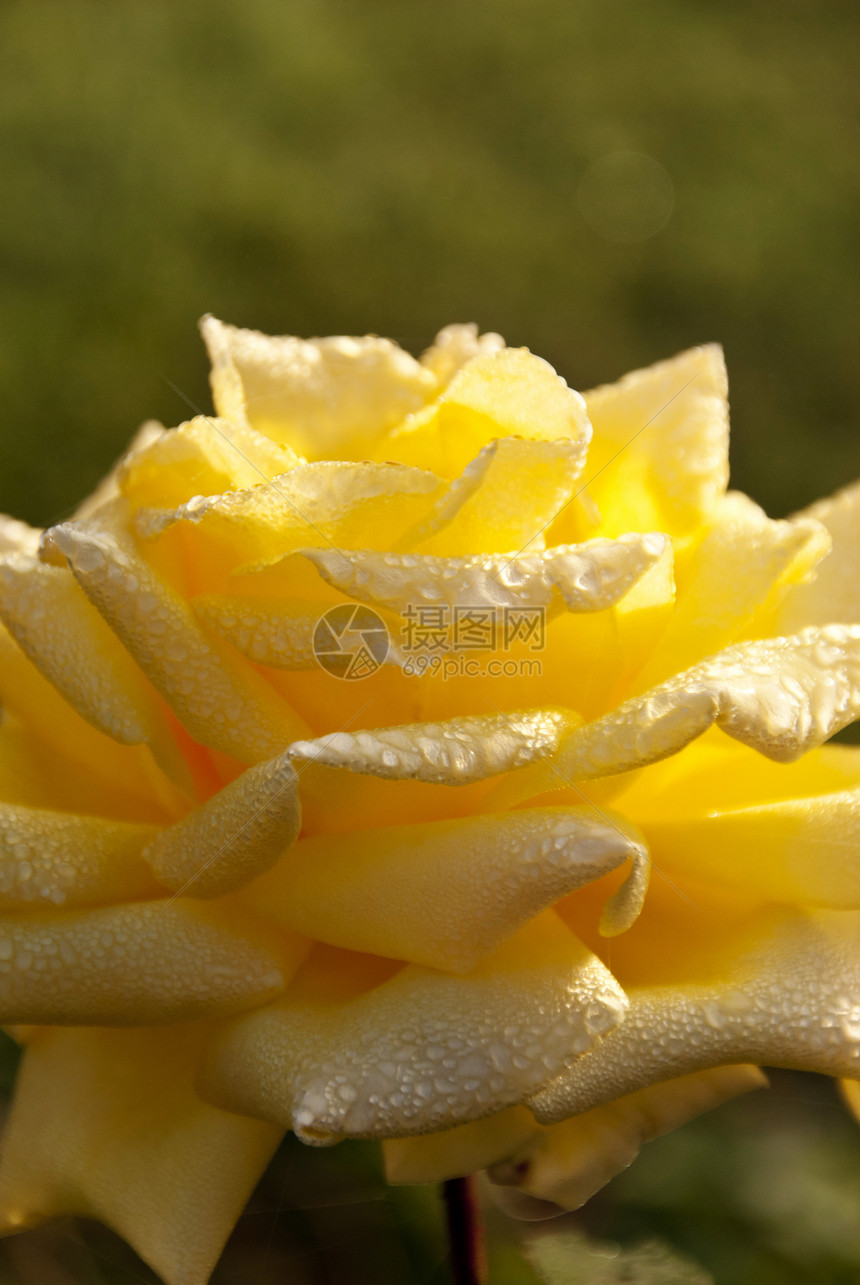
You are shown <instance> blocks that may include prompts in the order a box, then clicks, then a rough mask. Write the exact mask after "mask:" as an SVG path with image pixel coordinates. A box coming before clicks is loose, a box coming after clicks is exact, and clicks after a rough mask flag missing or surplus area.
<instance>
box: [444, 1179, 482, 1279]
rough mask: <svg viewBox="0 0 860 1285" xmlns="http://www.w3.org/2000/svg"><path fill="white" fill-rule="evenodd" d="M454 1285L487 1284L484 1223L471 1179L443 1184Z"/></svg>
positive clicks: (454, 1180) (450, 1180) (455, 1180)
mask: <svg viewBox="0 0 860 1285" xmlns="http://www.w3.org/2000/svg"><path fill="white" fill-rule="evenodd" d="M442 1197H443V1200H444V1202H445V1221H446V1223H447V1227H448V1242H449V1244H450V1246H451V1273H452V1276H453V1280H454V1285H486V1282H487V1255H486V1249H485V1245H484V1224H483V1221H482V1219H481V1206H480V1204H479V1202H478V1193H477V1191H476V1189H475V1179H474V1176H471V1177H468V1178H449V1179H448V1181H447V1182H444V1183H443V1184H442Z"/></svg>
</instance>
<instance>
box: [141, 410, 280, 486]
mask: <svg viewBox="0 0 860 1285" xmlns="http://www.w3.org/2000/svg"><path fill="white" fill-rule="evenodd" d="M302 463H304V460H303V459H302V457H301V456H300V455H296V453H295V451H291V450H290V449H289V448H288V447H284V446H279V445H278V444H277V443H276V442H273V441H272V440H271V439H270V438H268V437H264V436H263V434H262V433H256V432H254V430H253V429H251V428H247V427H245V426H243V425H242V424H236V423H232V424H231V423H230V422H229V421H228V420H226V419H211V418H210V417H209V416H208V415H198V416H197V417H196V418H195V419H192V420H189V421H188V423H186V424H180V426H179V428H171V429H167V430H166V431H164V432H162V433H161V434H160V435H159V436H158V437H157V438H156V439H155V440H154V441H153V442H151V443H150V444H149V445H147V446H145V447H144V448H143V449H138V450H135V451H132V452H131V453H130V454H129V455H127V456H126V457H125V459H124V460H123V461H122V462H121V463H120V465H119V468H118V470H117V481H118V486H119V490H120V491H121V493H122V494H123V495H124V496H125V497H126V499H127V500H128V501H129V503H130V504H131V505H132V507H133V508H140V507H141V506H143V505H150V504H156V505H159V506H160V507H163V508H167V507H172V506H174V505H179V504H183V503H185V501H186V500H190V499H191V497H192V496H195V495H196V496H199V495H220V493H221V492H222V491H232V490H234V489H235V488H237V487H245V486H257V485H259V483H260V482H268V481H270V479H271V478H273V477H275V476H276V475H277V474H279V473H284V472H285V471H286V470H287V469H290V468H294V467H295V466H296V465H297V464H302Z"/></svg>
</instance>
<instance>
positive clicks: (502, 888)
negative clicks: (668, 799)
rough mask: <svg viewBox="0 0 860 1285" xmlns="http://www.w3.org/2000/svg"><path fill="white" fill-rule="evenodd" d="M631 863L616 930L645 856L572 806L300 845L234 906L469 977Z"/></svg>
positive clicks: (639, 894) (613, 922) (638, 900)
mask: <svg viewBox="0 0 860 1285" xmlns="http://www.w3.org/2000/svg"><path fill="white" fill-rule="evenodd" d="M168 833H169V832H168ZM631 861H632V862H633V865H634V870H635V874H634V875H633V876H632V878H633V879H634V882H635V884H636V896H635V897H634V898H633V900H632V904H630V905H626V904H625V897H624V893H623V892H622V893H620V894H616V899H615V900H616V904H617V905H618V906H623V908H624V910H625V911H626V914H622V915H613V913H612V912H613V910H614V908H615V907H614V906H610V908H609V915H608V919H609V926H610V929H611V930H612V931H613V932H620V931H623V930H624V929H625V928H627V927H629V924H630V922H632V920H634V919H635V918H636V916H637V914H638V913H639V910H640V909H641V905H642V900H643V899H644V896H645V891H646V888H647V879H648V854H647V849H646V848H645V846H644V845H643V844H642V842H641V839H639V838H638V837H637V835H636V833H635V831H633V830H632V829H631V827H630V826H628V825H627V824H626V823H625V822H624V821H623V820H622V819H621V818H620V817H612V816H610V815H607V814H603V815H598V814H595V813H592V812H587V811H585V810H584V809H575V808H540V809H534V810H531V811H522V812H514V813H501V814H499V815H497V816H483V817H473V818H469V819H463V820H458V821H436V822H430V823H428V824H426V825H411V826H388V827H386V828H384V829H379V830H361V831H358V832H356V833H354V834H351V835H338V836H335V835H324V836H319V837H317V838H311V839H304V840H302V841H301V842H300V843H299V844H297V845H296V847H295V848H294V849H293V851H292V852H291V853H290V856H289V859H288V860H287V861H285V862H283V863H282V864H281V865H279V866H278V867H277V869H275V870H273V871H272V872H271V874H270V875H269V876H267V877H266V878H264V879H261V880H260V881H259V882H258V883H256V884H255V885H254V886H253V888H250V889H249V890H248V892H247V894H246V896H245V897H244V898H243V900H245V901H246V902H247V904H249V905H250V906H251V907H252V908H253V909H254V910H255V911H257V912H258V913H268V914H269V915H271V916H272V918H274V919H275V920H276V921H277V922H280V923H284V924H286V925H287V927H289V928H291V929H293V930H294V931H295V932H298V933H302V934H304V935H305V936H308V937H313V938H315V939H316V940H318V941H325V942H328V943H329V944H330V945H332V946H341V947H344V948H346V949H348V950H355V951H363V952H366V953H368V954H373V955H385V956H388V957H390V958H392V959H405V960H411V961H413V962H414V963H419V964H426V965H428V966H429V967H432V968H442V969H450V970H452V971H455V972H468V971H469V969H471V968H474V966H475V965H476V964H477V963H478V961H479V960H480V959H481V958H483V957H484V956H485V955H488V954H490V953H491V952H492V951H493V950H495V949H497V948H498V947H499V946H500V945H501V944H502V943H503V942H504V941H505V940H506V939H507V938H509V937H511V936H513V934H514V933H515V932H517V931H518V930H519V929H520V928H522V927H523V926H524V925H525V924H526V923H527V922H528V920H530V919H533V918H534V917H535V916H536V915H538V914H539V913H540V912H541V911H542V910H545V909H546V908H547V906H550V905H552V904H553V902H555V901H558V900H560V898H561V897H564V896H566V895H567V894H568V893H570V892H572V891H573V890H574V889H576V888H581V887H583V886H584V885H585V884H587V883H591V882H592V881H593V880H595V879H599V878H601V876H603V875H604V874H607V873H608V872H609V871H610V870H616V869H617V868H618V867H619V866H621V865H624V864H625V863H627V862H631ZM643 867H644V870H643ZM640 875H642V876H643V877H640Z"/></svg>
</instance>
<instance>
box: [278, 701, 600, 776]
mask: <svg viewBox="0 0 860 1285" xmlns="http://www.w3.org/2000/svg"><path fill="white" fill-rule="evenodd" d="M578 722H579V719H578V716H577V715H576V714H574V713H572V712H571V711H570V710H557V709H541V710H525V711H519V712H513V713H511V714H500V715H498V716H496V715H492V716H489V717H487V718H477V717H473V718H469V717H466V718H452V719H449V720H448V721H447V722H444V723H412V724H408V723H407V724H403V725H402V726H400V727H380V728H376V729H374V730H368V731H362V732H355V733H352V732H336V733H334V734H333V735H331V736H323V737H320V739H319V740H315V741H297V742H296V744H295V745H293V746H292V747H291V750H290V753H291V754H292V756H293V758H294V759H300V760H302V759H304V760H306V761H307V762H309V763H314V764H318V765H319V766H321V767H340V768H346V769H347V771H349V772H361V773H366V774H368V775H372V776H381V777H387V778H388V779H389V780H396V781H404V780H413V781H424V782H436V783H439V784H442V785H469V784H471V782H473V781H482V780H484V779H485V778H486V777H488V776H494V775H496V774H497V773H499V772H509V771H510V770H511V769H512V768H515V767H522V766H523V765H524V764H527V763H533V762H535V760H536V759H541V758H544V757H546V755H548V754H552V752H553V751H554V750H555V749H556V748H557V747H558V745H559V744H560V742H561V739H562V737H563V735H564V733H565V731H567V730H569V729H570V728H571V727H572V726H574V727H575V726H576V724H577V723H578Z"/></svg>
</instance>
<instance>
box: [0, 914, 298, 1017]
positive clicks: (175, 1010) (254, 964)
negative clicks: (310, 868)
mask: <svg viewBox="0 0 860 1285" xmlns="http://www.w3.org/2000/svg"><path fill="white" fill-rule="evenodd" d="M306 951H307V943H306V942H305V941H304V940H303V939H300V938H297V937H295V936H294V935H292V934H290V933H287V932H286V931H281V932H278V931H276V930H275V929H274V928H270V927H268V926H267V925H265V924H262V923H260V922H259V920H255V919H252V918H251V917H250V916H248V915H245V914H243V913H242V912H241V910H240V909H239V908H238V907H236V906H231V905H230V904H229V903H224V904H219V905H218V906H215V905H206V906H204V905H201V904H200V903H199V902H188V901H186V900H184V899H183V900H181V901H179V900H175V901H170V902H163V901H147V902H136V903H132V904H130V905H123V906H106V907H102V908H99V909H95V910H69V911H65V912H57V911H38V912H36V911H33V912H30V913H28V914H24V915H4V916H2V917H0V1021H2V1022H3V1023H10V1022H12V1023H14V1022H25V1023H36V1024H40V1025H41V1024H57V1025H64V1026H65V1025H69V1026H80V1025H86V1024H87V1023H92V1022H98V1023H101V1024H104V1025H110V1026H128V1025H140V1024H141V1023H155V1022H178V1021H186V1020H190V1019H192V1018H196V1017H204V1016H209V1015H212V1014H219V1013H225V1012H226V1013H231V1012H235V1011H236V1010H237V1009H241V1008H246V1007H247V1006H248V1005H253V1004H263V1003H265V1002H266V1001H267V1000H269V999H271V998H272V997H273V996H275V995H277V994H278V992H279V991H281V990H283V988H284V986H285V985H286V983H287V982H288V980H289V978H290V977H291V976H292V974H293V973H294V972H295V970H296V969H297V968H298V966H299V964H300V963H301V961H302V959H303V958H304V955H305V953H306Z"/></svg>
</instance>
